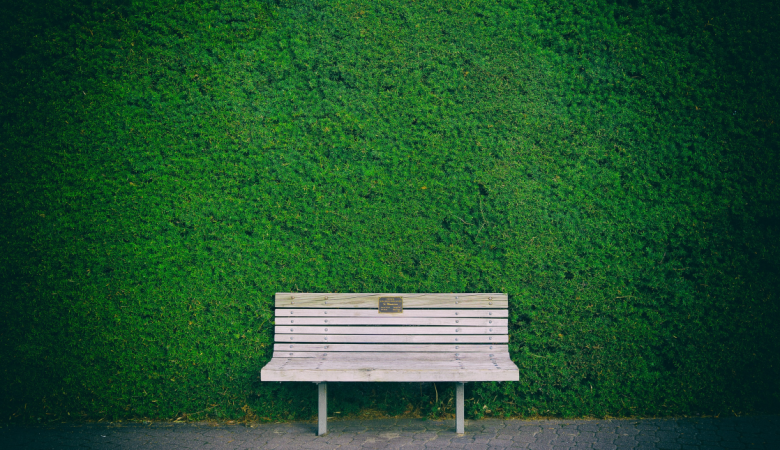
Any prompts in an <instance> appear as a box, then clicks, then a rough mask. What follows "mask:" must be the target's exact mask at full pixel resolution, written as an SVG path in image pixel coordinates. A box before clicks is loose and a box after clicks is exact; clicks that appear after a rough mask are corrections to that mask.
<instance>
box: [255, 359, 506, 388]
mask: <svg viewBox="0 0 780 450" xmlns="http://www.w3.org/2000/svg"><path fill="white" fill-rule="evenodd" d="M279 353H280V354H283V352H279ZM293 353H294V352H293ZM390 355H392V357H388V354H381V353H373V352H371V353H338V352H327V353H325V354H319V355H317V356H314V357H311V358H306V357H286V358H285V357H275V358H274V359H272V360H271V362H269V363H268V365H266V366H265V367H264V368H263V369H262V371H261V373H260V377H261V380H263V381H517V380H518V379H519V370H518V369H517V366H516V365H515V364H514V363H513V362H512V361H511V360H510V359H509V355H508V353H496V354H494V357H490V356H489V354H488V355H485V354H475V353H462V354H461V353H458V354H457V355H458V356H456V354H455V353H439V354H436V353H420V352H412V353H407V354H390Z"/></svg>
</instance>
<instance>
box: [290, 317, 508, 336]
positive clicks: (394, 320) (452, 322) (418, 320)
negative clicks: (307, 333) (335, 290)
mask: <svg viewBox="0 0 780 450" xmlns="http://www.w3.org/2000/svg"><path fill="white" fill-rule="evenodd" d="M276 325H323V326H324V325H328V326H330V325H428V326H454V327H505V326H507V319H461V318H456V317H452V318H446V317H277V318H276ZM414 329H416V328H414ZM382 330H384V328H379V329H378V331H377V333H376V334H381V333H382Z"/></svg>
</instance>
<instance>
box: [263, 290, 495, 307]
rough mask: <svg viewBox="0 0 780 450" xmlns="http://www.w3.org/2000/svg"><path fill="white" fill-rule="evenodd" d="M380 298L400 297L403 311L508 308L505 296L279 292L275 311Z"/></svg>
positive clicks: (371, 302) (364, 303) (374, 303)
mask: <svg viewBox="0 0 780 450" xmlns="http://www.w3.org/2000/svg"><path fill="white" fill-rule="evenodd" d="M380 297H401V298H402V299H403V308H404V310H406V309H411V308H434V309H442V308H450V309H451V308H488V309H493V308H496V309H503V308H507V307H508V305H509V301H508V297H507V295H506V294H501V293H495V294H469V293H463V294H399V293H395V294H374V293H371V294H366V293H355V294H337V293H298V292H278V293H277V294H276V307H277V308H378V306H379V298H380Z"/></svg>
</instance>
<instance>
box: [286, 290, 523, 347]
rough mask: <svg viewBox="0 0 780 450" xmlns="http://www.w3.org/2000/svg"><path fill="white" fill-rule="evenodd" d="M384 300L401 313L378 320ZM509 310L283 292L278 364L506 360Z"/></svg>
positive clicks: (486, 303) (460, 299)
mask: <svg viewBox="0 0 780 450" xmlns="http://www.w3.org/2000/svg"><path fill="white" fill-rule="evenodd" d="M380 299H381V303H382V309H383V310H386V311H393V310H396V311H397V309H394V307H395V308H397V307H398V306H399V305H398V299H400V302H401V305H400V306H401V307H402V312H395V313H394V312H380ZM507 307H508V298H507V295H506V294H312V293H289V292H280V293H277V294H276V327H275V341H276V343H275V345H274V357H296V356H306V355H307V354H311V353H312V352H403V353H408V352H463V353H473V352H481V353H498V352H508V351H509V350H508V346H507V343H508V342H509V336H508V334H507V325H508V324H507V322H508V319H507V317H508V312H507ZM491 356H492V355H491ZM388 357H392V356H391V355H388Z"/></svg>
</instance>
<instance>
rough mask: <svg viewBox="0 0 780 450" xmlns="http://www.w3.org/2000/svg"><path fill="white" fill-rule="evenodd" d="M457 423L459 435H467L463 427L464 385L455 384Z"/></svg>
mask: <svg viewBox="0 0 780 450" xmlns="http://www.w3.org/2000/svg"><path fill="white" fill-rule="evenodd" d="M455 422H456V423H455V428H457V432H458V434H463V433H465V430H464V426H463V383H455Z"/></svg>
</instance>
